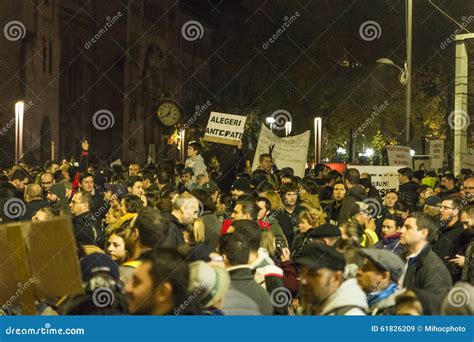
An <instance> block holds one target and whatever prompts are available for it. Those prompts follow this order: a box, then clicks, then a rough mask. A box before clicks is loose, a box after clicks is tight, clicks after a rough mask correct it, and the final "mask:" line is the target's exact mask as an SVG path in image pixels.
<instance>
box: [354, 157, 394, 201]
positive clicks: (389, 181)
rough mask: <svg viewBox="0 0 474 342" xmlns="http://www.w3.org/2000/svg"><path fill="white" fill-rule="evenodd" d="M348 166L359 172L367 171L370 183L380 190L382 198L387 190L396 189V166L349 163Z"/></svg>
mask: <svg viewBox="0 0 474 342" xmlns="http://www.w3.org/2000/svg"><path fill="white" fill-rule="evenodd" d="M348 168H354V169H357V170H359V172H360V173H368V174H369V175H370V176H371V178H372V185H373V186H374V187H375V188H376V189H377V190H378V191H379V192H380V196H382V198H384V197H385V194H386V193H387V192H388V191H392V190H394V191H398V185H399V184H398V172H397V171H398V169H400V167H398V166H369V165H349V166H348Z"/></svg>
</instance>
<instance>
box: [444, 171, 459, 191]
mask: <svg viewBox="0 0 474 342" xmlns="http://www.w3.org/2000/svg"><path fill="white" fill-rule="evenodd" d="M441 185H444V186H445V187H446V189H448V191H450V190H452V189H453V188H454V186H455V185H456V177H454V174H452V173H446V174H444V175H443V177H442V178H441Z"/></svg>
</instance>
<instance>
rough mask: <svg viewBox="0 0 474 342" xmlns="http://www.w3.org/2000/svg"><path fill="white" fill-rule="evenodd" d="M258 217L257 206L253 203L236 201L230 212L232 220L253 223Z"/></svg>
mask: <svg viewBox="0 0 474 342" xmlns="http://www.w3.org/2000/svg"><path fill="white" fill-rule="evenodd" d="M257 215H258V206H257V204H256V203H255V202H253V201H238V202H237V203H236V204H235V207H234V210H233V211H232V215H231V217H232V219H233V220H234V221H238V220H252V221H255V220H256V219H257Z"/></svg>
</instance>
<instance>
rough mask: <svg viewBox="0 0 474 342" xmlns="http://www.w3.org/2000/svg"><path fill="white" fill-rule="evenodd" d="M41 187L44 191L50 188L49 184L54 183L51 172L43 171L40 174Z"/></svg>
mask: <svg viewBox="0 0 474 342" xmlns="http://www.w3.org/2000/svg"><path fill="white" fill-rule="evenodd" d="M40 183H41V188H42V189H43V191H44V192H45V193H46V192H48V191H49V189H50V188H51V185H53V183H54V176H53V174H52V173H49V172H45V173H43V174H42V175H41V178H40Z"/></svg>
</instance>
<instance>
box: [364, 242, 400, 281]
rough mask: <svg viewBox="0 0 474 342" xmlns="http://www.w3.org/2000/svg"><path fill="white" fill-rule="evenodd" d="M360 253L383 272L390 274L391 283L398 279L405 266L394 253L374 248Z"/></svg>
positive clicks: (365, 249)
mask: <svg viewBox="0 0 474 342" xmlns="http://www.w3.org/2000/svg"><path fill="white" fill-rule="evenodd" d="M360 253H361V254H362V255H363V256H365V257H366V258H368V259H370V260H371V261H372V262H373V263H374V264H376V265H377V266H378V267H380V268H381V269H383V270H384V271H388V272H390V274H391V277H392V280H393V281H397V280H398V279H400V276H401V275H402V272H403V269H404V267H405V264H404V263H403V261H402V259H400V257H399V256H398V255H396V254H395V253H393V252H391V251H387V250H385V249H375V248H364V249H361V250H360Z"/></svg>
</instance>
